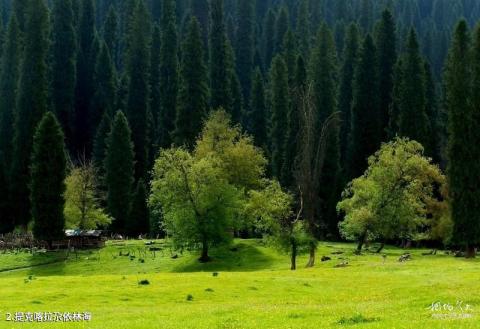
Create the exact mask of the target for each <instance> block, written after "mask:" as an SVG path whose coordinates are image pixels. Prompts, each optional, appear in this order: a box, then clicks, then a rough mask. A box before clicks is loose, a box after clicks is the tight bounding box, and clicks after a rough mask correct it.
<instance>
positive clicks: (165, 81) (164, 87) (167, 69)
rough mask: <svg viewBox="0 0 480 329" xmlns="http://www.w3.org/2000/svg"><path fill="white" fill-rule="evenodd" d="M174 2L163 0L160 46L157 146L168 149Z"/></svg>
mask: <svg viewBox="0 0 480 329" xmlns="http://www.w3.org/2000/svg"><path fill="white" fill-rule="evenodd" d="M175 17H176V16H175V1H173V0H163V7H162V20H161V25H160V30H161V39H162V40H161V45H160V47H161V48H160V114H161V119H160V127H159V136H160V137H159V138H160V142H159V145H160V146H161V147H169V146H170V145H171V144H172V142H173V140H172V136H173V131H174V129H175V116H176V108H177V89H178V57H177V30H176V22H175Z"/></svg>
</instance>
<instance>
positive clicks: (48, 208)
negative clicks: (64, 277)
mask: <svg viewBox="0 0 480 329" xmlns="http://www.w3.org/2000/svg"><path fill="white" fill-rule="evenodd" d="M31 159H32V162H31V167H30V173H31V180H30V201H31V204H32V208H31V214H32V218H33V235H34V236H35V238H36V239H37V240H42V241H46V242H47V243H49V247H51V242H52V241H54V240H56V239H61V238H62V237H63V236H64V234H65V233H64V228H65V217H64V215H63V207H64V204H65V201H64V197H63V194H64V192H65V176H66V166H67V157H66V152H65V142H64V135H63V132H62V128H61V127H60V124H59V123H58V121H57V119H56V118H55V116H54V115H53V113H51V112H47V113H46V114H45V115H44V116H43V119H42V120H41V121H40V123H39V125H38V128H37V130H36V132H35V136H34V140H33V150H32V158H31Z"/></svg>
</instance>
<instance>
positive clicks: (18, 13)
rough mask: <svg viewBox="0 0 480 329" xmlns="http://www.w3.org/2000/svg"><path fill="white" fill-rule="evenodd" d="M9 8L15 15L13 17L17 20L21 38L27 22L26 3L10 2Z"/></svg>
mask: <svg viewBox="0 0 480 329" xmlns="http://www.w3.org/2000/svg"><path fill="white" fill-rule="evenodd" d="M11 6H12V8H11V10H12V13H13V14H15V17H16V18H17V22H18V28H19V29H20V35H21V36H22V34H23V32H24V31H25V26H26V21H27V11H28V1H25V0H12V4H11Z"/></svg>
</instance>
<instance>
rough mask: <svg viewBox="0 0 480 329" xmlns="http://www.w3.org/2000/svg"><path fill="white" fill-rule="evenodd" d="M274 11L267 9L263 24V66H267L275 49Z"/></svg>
mask: <svg viewBox="0 0 480 329" xmlns="http://www.w3.org/2000/svg"><path fill="white" fill-rule="evenodd" d="M275 21H276V17H275V13H274V12H273V10H272V9H269V10H268V12H267V16H266V18H265V23H264V26H263V49H264V55H263V58H264V67H265V68H267V69H268V68H269V67H270V64H271V63H272V59H273V55H274V50H275Z"/></svg>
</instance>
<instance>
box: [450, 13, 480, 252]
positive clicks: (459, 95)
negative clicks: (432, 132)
mask: <svg viewBox="0 0 480 329" xmlns="http://www.w3.org/2000/svg"><path fill="white" fill-rule="evenodd" d="M473 54H474V55H473V63H472V57H471V41H470V34H469V31H468V26H467V22H466V21H464V20H462V21H461V22H460V23H459V24H458V25H457V27H456V29H455V32H454V35H453V41H452V46H451V48H450V53H449V56H448V61H447V64H446V71H445V78H444V81H445V90H446V106H447V110H448V134H449V139H448V179H449V193H450V200H451V211H452V219H453V221H454V229H453V242H454V243H455V244H457V245H462V246H464V247H465V248H466V256H467V257H475V246H476V245H478V243H479V242H480V218H479V214H478V211H477V205H478V200H479V193H478V184H479V182H480V176H479V173H480V168H479V166H480V162H479V161H478V154H479V143H478V124H479V118H478V113H476V112H478V108H475V107H477V106H478V94H477V95H473V94H472V81H473V82H475V83H478V81H479V77H478V74H479V69H478V62H479V59H478V58H479V56H478V54H479V50H478V42H475V50H474V52H473ZM472 64H473V65H472ZM472 68H473V69H474V70H473V72H472ZM474 88H475V89H473V90H475V91H477V89H478V87H476V86H474Z"/></svg>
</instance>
